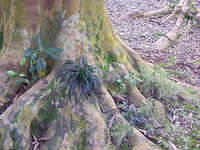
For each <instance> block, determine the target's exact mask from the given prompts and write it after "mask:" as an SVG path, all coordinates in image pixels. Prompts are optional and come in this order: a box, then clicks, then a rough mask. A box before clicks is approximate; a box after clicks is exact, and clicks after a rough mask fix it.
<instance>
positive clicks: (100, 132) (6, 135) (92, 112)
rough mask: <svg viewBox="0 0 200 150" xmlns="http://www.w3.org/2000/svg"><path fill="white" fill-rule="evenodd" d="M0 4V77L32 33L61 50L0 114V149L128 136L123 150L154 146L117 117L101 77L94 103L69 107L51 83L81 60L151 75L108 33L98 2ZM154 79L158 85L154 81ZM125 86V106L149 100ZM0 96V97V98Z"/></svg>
mask: <svg viewBox="0 0 200 150" xmlns="http://www.w3.org/2000/svg"><path fill="white" fill-rule="evenodd" d="M0 6H1V9H0V10H1V11H0V32H3V48H2V49H1V57H0V59H1V62H0V73H2V74H3V73H4V71H6V70H10V69H12V67H13V65H14V66H15V69H16V70H20V69H19V68H20V66H19V61H20V59H21V57H20V56H21V55H22V54H23V53H24V51H25V49H26V48H29V47H31V46H32V45H33V43H34V42H33V39H34V36H35V35H36V34H40V35H41V38H42V40H44V41H45V42H47V43H48V44H49V45H56V46H57V47H60V48H63V49H64V51H63V52H62V54H61V55H60V57H59V59H58V60H57V61H56V63H54V65H53V66H52V68H51V71H50V73H49V74H48V75H47V76H46V77H45V78H43V79H40V80H39V81H38V82H36V83H35V84H34V85H33V86H32V87H31V88H30V89H29V90H27V91H26V92H25V93H23V94H22V95H21V96H19V97H18V98H16V99H15V100H14V102H13V104H12V105H11V106H10V107H8V109H7V110H6V111H5V112H3V113H2V114H1V115H0V149H1V150H30V149H33V150H38V149H41V150H70V149H75V150H76V149H77V150H84V149H86V150H90V149H91V150H103V149H108V150H111V149H122V147H123V142H122V141H123V139H124V138H127V139H128V143H129V149H134V150H156V149H160V148H159V147H158V146H156V145H155V144H153V143H152V142H151V141H150V140H148V139H147V138H146V137H145V136H143V134H141V133H140V132H139V131H138V130H137V129H136V128H134V127H132V126H131V125H130V124H129V123H128V122H127V121H126V120H125V119H124V118H123V116H122V115H121V114H120V112H119V111H118V108H117V106H116V104H115V101H114V100H113V98H112V96H111V93H110V90H109V89H110V82H109V81H107V80H105V79H104V78H103V77H102V80H103V84H102V85H101V88H100V89H99V92H100V93H101V94H100V95H99V96H97V98H96V99H97V100H95V102H90V101H88V100H87V98H84V97H81V98H79V99H78V102H76V103H74V102H73V101H71V99H70V97H69V96H68V95H64V96H63V95H62V94H60V93H61V91H63V89H64V87H62V84H60V83H58V82H57V80H56V74H57V72H58V70H59V69H58V68H60V67H61V66H62V64H63V63H65V62H66V60H76V59H77V58H79V57H80V56H83V55H84V56H85V57H87V59H88V61H89V64H91V65H94V64H95V65H97V66H104V65H107V66H108V67H109V69H108V70H115V71H116V72H115V74H122V75H126V74H127V73H129V72H134V73H135V74H144V73H146V72H148V73H151V72H153V71H154V70H153V66H152V65H151V64H148V63H146V62H144V61H143V60H142V59H141V58H140V57H139V55H138V54H137V53H136V52H135V51H133V50H132V49H130V48H129V47H127V46H126V45H125V44H124V43H123V42H122V41H121V40H120V39H119V38H118V37H117V36H116V35H114V34H113V31H112V27H111V24H110V22H109V19H108V16H107V15H106V14H105V11H104V9H105V8H104V2H103V0H24V1H21V0H2V1H1V2H0ZM47 39H48V40H47ZM8 56H10V57H11V58H8ZM111 56H112V57H113V58H115V61H113V62H111V63H110V62H109V61H110V60H108V59H107V58H108V57H111ZM112 63H114V64H115V65H112ZM9 64H11V65H9ZM3 66H4V67H3ZM5 66H6V67H5ZM61 70H62V69H61ZM108 72H109V71H108ZM111 75H114V74H112V73H111ZM155 78H157V79H158V81H159V76H158V77H155ZM164 80H166V81H167V82H170V83H172V84H174V83H173V82H171V81H170V80H168V79H164ZM156 81H157V80H156ZM57 83H58V84H60V85H59V87H58V86H56V84H57ZM9 84H10V83H9ZM126 84H127V86H128V87H129V88H128V92H129V93H130V95H129V96H130V98H129V102H130V103H133V104H134V105H135V106H136V107H141V106H143V105H146V104H148V103H149V101H148V100H147V99H146V98H145V96H144V95H143V94H142V93H143V91H142V88H141V85H142V83H140V84H137V85H136V86H133V85H131V84H130V83H129V82H128V83H126ZM177 84H178V83H177ZM5 87H6V86H5ZM5 87H3V88H5ZM9 90H10V88H8V89H7V92H8V93H9V92H10V91H9ZM158 90H159V89H158ZM4 91H6V90H4ZM0 94H1V93H0ZM176 94H177V95H179V96H181V97H183V98H185V97H189V99H187V100H189V101H190V102H192V103H195V102H196V101H194V99H196V97H195V96H196V95H195V96H193V97H195V98H193V97H191V95H189V94H188V93H187V92H186V91H185V90H181V91H180V92H178V93H176ZM168 96H169V95H168ZM197 96H198V95H197ZM0 97H3V98H4V99H6V98H7V97H6V95H5V93H4V95H3V96H2V95H0ZM111 118H112V119H111ZM115 125H124V126H127V127H129V128H131V132H127V131H125V134H122V135H120V136H113V135H112V134H111V132H113V130H114V129H113V128H114V126H115Z"/></svg>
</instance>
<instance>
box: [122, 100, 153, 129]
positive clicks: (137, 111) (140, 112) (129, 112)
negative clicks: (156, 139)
mask: <svg viewBox="0 0 200 150" xmlns="http://www.w3.org/2000/svg"><path fill="white" fill-rule="evenodd" d="M125 105H127V104H125ZM152 109H153V106H151V105H145V106H143V107H141V108H135V107H134V106H133V105H131V106H130V107H129V108H128V109H124V110H122V115H123V116H124V118H125V119H126V120H128V121H129V123H130V124H131V125H133V126H135V127H138V128H146V127H147V119H146V118H148V117H149V116H150V115H151V114H152Z"/></svg>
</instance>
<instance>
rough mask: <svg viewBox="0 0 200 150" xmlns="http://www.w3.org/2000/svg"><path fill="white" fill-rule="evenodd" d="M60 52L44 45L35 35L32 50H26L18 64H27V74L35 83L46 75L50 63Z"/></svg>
mask: <svg viewBox="0 0 200 150" xmlns="http://www.w3.org/2000/svg"><path fill="white" fill-rule="evenodd" d="M62 50H63V49H61V48H57V47H49V46H48V45H45V44H44V43H43V41H42V40H41V39H40V35H37V36H36V44H35V45H34V47H33V48H28V49H27V50H26V51H25V53H24V58H23V59H22V60H21V62H20V64H21V65H24V64H25V63H27V64H28V74H30V75H31V80H33V81H36V80H38V79H39V78H41V77H44V76H45V75H46V74H47V73H48V71H49V68H51V66H50V65H51V64H50V62H53V61H55V60H56V59H58V56H59V54H60V53H61V52H62Z"/></svg>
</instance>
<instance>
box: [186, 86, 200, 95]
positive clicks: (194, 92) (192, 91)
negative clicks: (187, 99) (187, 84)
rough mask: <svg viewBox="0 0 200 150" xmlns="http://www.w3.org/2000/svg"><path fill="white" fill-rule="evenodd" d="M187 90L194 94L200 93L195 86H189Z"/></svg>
mask: <svg viewBox="0 0 200 150" xmlns="http://www.w3.org/2000/svg"><path fill="white" fill-rule="evenodd" d="M187 91H188V92H189V93H190V94H192V95H195V94H197V93H198V91H197V90H195V89H193V88H188V89H187Z"/></svg>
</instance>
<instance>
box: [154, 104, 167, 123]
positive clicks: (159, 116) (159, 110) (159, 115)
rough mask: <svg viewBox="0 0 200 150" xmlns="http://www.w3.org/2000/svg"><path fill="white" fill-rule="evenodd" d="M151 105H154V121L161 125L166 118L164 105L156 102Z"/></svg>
mask: <svg viewBox="0 0 200 150" xmlns="http://www.w3.org/2000/svg"><path fill="white" fill-rule="evenodd" d="M153 105H154V108H153V112H154V114H155V116H156V120H157V121H158V122H159V123H161V124H163V123H164V122H165V120H166V118H167V116H166V111H165V107H164V105H163V104H162V103H161V102H160V101H157V100H156V101H154V103H153Z"/></svg>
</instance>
